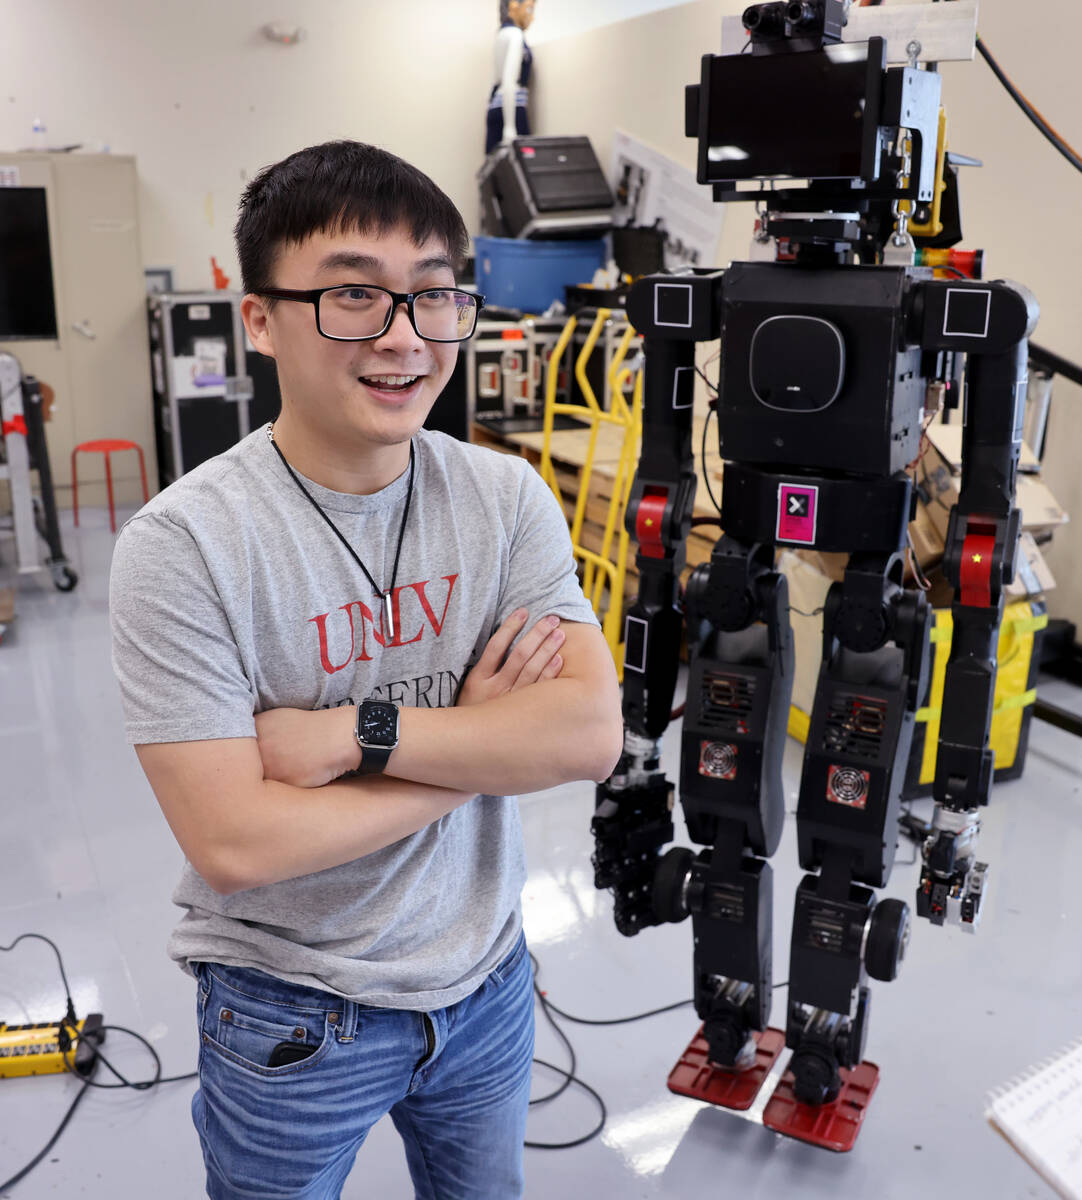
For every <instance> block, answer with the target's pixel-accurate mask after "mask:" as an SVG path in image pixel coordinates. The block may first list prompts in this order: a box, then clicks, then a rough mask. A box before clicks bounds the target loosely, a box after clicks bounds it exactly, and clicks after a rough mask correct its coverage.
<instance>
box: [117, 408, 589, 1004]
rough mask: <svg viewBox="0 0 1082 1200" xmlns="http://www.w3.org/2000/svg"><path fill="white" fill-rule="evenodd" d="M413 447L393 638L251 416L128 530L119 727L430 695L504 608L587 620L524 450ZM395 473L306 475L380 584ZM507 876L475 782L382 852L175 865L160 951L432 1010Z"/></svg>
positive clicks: (488, 802)
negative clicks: (268, 864) (298, 862)
mask: <svg viewBox="0 0 1082 1200" xmlns="http://www.w3.org/2000/svg"><path fill="white" fill-rule="evenodd" d="M414 451H415V456H416V467H415V471H416V477H415V482H414V492H413V500H412V505H411V508H410V514H409V521H408V524H407V526H406V531H405V536H404V539H403V542H402V554H401V561H400V563H399V567H398V580H397V584H396V587H395V591H394V604H395V611H396V619H395V626H396V634H395V637H394V638H393V639H389V638H387V637H386V636H385V632H384V628H383V614H382V605H381V604H380V603H379V602H378V600H377V599H376V597H375V596H374V595H373V593H372V587H371V584H369V583H368V581H367V580H366V579H365V577H364V575H363V574H362V572H361V571H360V569H359V568H358V567H357V565H356V563H355V562H354V561H353V559H352V558H351V557H350V556H349V554H348V552H347V551H346V549H345V547H344V546H343V545H342V544H341V542H340V541H339V540H338V539H337V538H336V537H335V536H334V533H333V532H332V531H331V530H330V529H329V528H328V527H327V525H326V524H325V522H324V521H323V520H322V518H321V517H320V516H319V514H318V513H317V512H316V511H315V509H314V508H313V507H312V505H311V504H310V503H309V502H308V501H307V500H306V499H305V497H304V496H303V495H302V494H301V492H300V489H299V488H298V487H297V485H296V484H295V483H294V481H293V480H292V479H291V478H290V477H289V475H288V473H287V472H286V469H285V467H284V466H283V464H282V462H281V461H280V459H279V458H278V455H277V453H276V451H275V449H274V447H273V445H272V444H271V442H270V440H269V438H268V436H267V430H266V427H263V428H261V429H259V430H257V431H256V432H254V433H252V434H251V435H250V436H248V437H247V438H245V439H244V440H243V441H241V442H240V443H238V444H237V445H236V446H234V447H233V448H232V449H231V450H228V451H227V452H226V453H225V454H222V455H219V456H218V457H217V458H213V459H211V460H210V461H209V462H206V463H203V464H202V465H201V466H199V467H197V468H195V470H193V471H191V472H190V473H189V474H187V475H185V476H184V477H183V478H182V479H179V480H178V481H177V482H176V483H174V484H173V485H172V486H171V487H168V488H166V489H165V491H163V492H162V493H161V494H160V495H158V496H156V497H155V498H154V499H153V500H151V502H150V503H149V504H148V505H146V507H144V508H143V509H142V510H141V511H140V512H139V513H137V514H136V515H135V516H134V517H133V518H132V519H131V520H130V521H129V522H128V523H127V524H126V525H125V526H124V528H123V529H122V531H121V533H120V535H119V538H118V540H117V545H116V550H115V552H114V556H113V565H112V575H111V579H110V611H111V617H112V626H113V665H114V669H115V671H116V675H117V679H118V680H119V683H120V689H121V693H122V696H123V701H124V710H125V716H126V722H125V723H126V731H127V736H128V740H129V741H130V742H132V743H133V744H136V745H139V744H144V743H151V742H180V741H200V740H204V739H211V738H237V737H253V736H254V735H255V724H254V720H253V717H254V714H255V713H258V712H262V711H264V710H266V709H271V708H303V709H320V708H329V707H332V706H335V705H342V704H352V703H357V702H358V701H360V700H363V699H365V698H367V697H378V698H380V699H385V700H392V701H396V702H398V703H400V704H403V705H408V706H410V705H412V706H425V707H429V708H434V707H447V706H450V705H453V704H454V700H455V696H456V692H457V689H458V686H459V684H460V683H461V681H462V678H463V676H464V675H465V673H466V670H467V668H468V667H469V665H470V664H472V663H473V662H475V661H476V660H477V658H478V657H479V655H480V653H481V651H482V650H483V649H484V647H485V645H486V643H487V642H488V640H489V638H490V637H491V636H492V634H493V633H494V632H495V630H496V628H497V627H498V626H499V625H500V623H501V622H502V621H503V620H505V619H506V617H507V616H509V615H510V613H512V612H513V611H514V610H515V609H516V608H519V607H525V608H526V609H528V610H529V613H530V621H529V623H528V625H527V628H529V627H530V626H531V625H532V624H533V623H534V621H536V620H537V619H539V618H540V617H542V616H543V615H545V614H547V613H555V614H556V615H558V616H560V617H562V618H565V619H567V620H571V621H584V622H588V623H594V624H596V620H595V618H594V615H593V612H592V610H591V608H590V606H589V604H588V603H587V602H586V600H585V598H584V597H583V594H582V590H581V588H580V587H579V584H578V580H577V578H576V575H575V569H574V560H573V556H572V552H571V543H570V539H569V536H568V531H567V525H566V522H565V520H564V516H563V514H562V513H561V512H560V509H559V506H558V504H557V503H556V501H555V498H554V497H553V495H552V493H551V492H550V491H549V489H548V488H547V487H546V486H545V485H544V483H543V482H542V480H541V478H540V476H539V475H538V474H537V473H536V472H535V471H534V470H533V469H532V468H531V467H530V466H529V464H528V463H526V462H525V461H523V460H522V459H519V458H514V457H510V456H508V455H503V454H498V453H496V452H494V451H491V450H486V449H483V448H481V447H478V446H472V445H467V444H464V443H462V442H458V441H456V440H455V439H453V438H450V437H447V436H446V435H444V434H440V433H432V432H429V431H426V430H422V431H421V432H420V433H419V434H418V435H417V436H416V437H415V438H414ZM302 478H303V477H302ZM408 480H409V471H408V470H407V471H406V472H404V473H403V474H402V475H401V476H399V478H398V479H396V480H395V481H394V482H393V483H391V484H389V485H388V486H387V487H386V488H384V489H383V490H382V491H381V492H378V493H376V494H375V495H370V496H354V495H344V494H341V493H337V492H332V491H329V490H328V489H326V488H323V487H320V486H319V485H318V484H316V483H313V482H312V481H311V480H307V479H304V480H303V482H304V484H305V486H306V488H307V489H308V491H309V492H310V493H311V495H312V496H313V497H314V498H315V499H316V500H317V501H318V503H319V504H320V505H321V506H322V508H323V509H324V510H325V511H326V512H327V514H328V516H329V517H330V518H331V520H332V521H334V523H335V524H336V525H337V526H338V528H339V529H340V530H341V532H342V534H343V535H344V536H345V537H346V538H347V539H348V540H349V542H350V544H351V545H352V546H353V548H354V550H355V551H356V553H357V554H358V555H359V556H360V558H361V561H362V562H363V563H364V564H365V566H366V567H367V568H368V571H369V572H370V574H371V575H372V577H373V578H374V579H375V580H376V582H377V583H379V584H380V585H381V586H384V587H385V586H388V585H389V582H390V579H391V572H392V569H393V566H394V555H395V548H396V544H397V540H398V532H399V525H400V522H401V519H402V513H403V507H404V505H405V500H406V491H407V484H408ZM302 812H303V810H302V809H300V808H299V809H298V819H300V817H301V813H302ZM524 878H525V867H524V856H523V847H522V832H521V827H520V824H519V816H518V806H517V803H516V801H515V798H514V797H502V796H477V797H475V798H474V799H473V800H471V801H469V802H467V803H466V804H464V805H462V806H461V807H459V808H457V809H455V810H454V811H453V812H451V813H448V814H447V815H446V816H444V817H441V818H440V819H439V820H438V821H435V822H434V823H433V824H431V825H429V826H427V827H426V828H425V829H422V830H421V831H420V832H418V833H416V834H413V835H412V836H410V837H406V838H403V839H402V840H401V841H398V842H395V843H394V844H393V845H390V846H387V847H386V848H384V849H383V850H379V851H376V852H375V853H373V854H369V855H366V856H365V857H363V858H359V859H356V860H355V861H353V862H349V863H345V864H343V865H341V866H338V867H332V868H330V869H328V870H324V871H319V872H316V873H315V874H311V875H304V876H300V877H298V878H295V879H288V880H285V881H283V882H281V883H276V884H271V885H269V886H266V887H258V888H251V889H249V890H246V891H242V892H238V893H236V894H234V895H232V896H223V895H220V894H219V893H217V892H215V891H214V890H213V889H212V888H211V887H210V886H209V885H208V884H207V883H206V882H205V881H204V880H203V878H202V877H201V876H200V875H199V874H198V873H197V872H196V871H195V870H194V869H193V868H192V866H191V864H189V863H185V866H184V870H183V874H182V876H181V880H180V883H179V885H178V886H177V889H176V891H175V893H174V896H173V899H174V902H175V903H176V904H178V905H180V906H181V907H182V908H184V909H186V910H187V911H186V913H185V915H184V917H183V918H182V920H181V922H180V924H179V925H178V926H177V928H176V929H175V930H174V931H173V934H172V936H171V938H170V940H169V953H170V955H171V956H172V957H173V958H174V959H176V960H177V962H179V963H180V964H181V965H182V967H184V968H185V969H186V970H188V971H189V972H190V969H191V968H190V966H189V964H190V963H191V962H193V961H214V962H221V963H227V964H230V965H234V966H247V967H255V968H257V969H258V970H261V971H265V972H267V973H268V974H271V975H275V976H277V977H278V978H280V979H285V980H288V981H290V982H293V983H299V984H303V985H307V986H310V987H318V988H323V989H325V990H327V991H330V992H334V993H336V994H338V995H341V996H344V997H348V998H350V999H354V1000H358V1001H361V1002H363V1003H366V1004H373V1005H380V1006H385V1007H388V1006H389V1007H396V1008H407V1009H415V1010H425V1009H432V1008H438V1007H443V1006H445V1005H448V1004H453V1003H455V1002H456V1001H458V1000H460V999H461V998H462V997H464V996H466V995H469V993H470V992H471V991H473V990H474V989H475V988H477V987H478V986H479V985H480V983H481V981H482V980H483V979H484V977H485V976H486V975H487V973H488V972H489V971H490V970H491V969H492V967H494V966H495V965H496V964H497V963H498V962H499V961H500V959H501V958H502V957H504V956H505V955H506V954H507V953H508V951H509V950H510V949H511V947H512V946H513V944H514V941H515V939H516V937H517V936H518V932H519V928H520V925H521V916H520V911H519V896H520V893H521V890H522V885H523V882H524Z"/></svg>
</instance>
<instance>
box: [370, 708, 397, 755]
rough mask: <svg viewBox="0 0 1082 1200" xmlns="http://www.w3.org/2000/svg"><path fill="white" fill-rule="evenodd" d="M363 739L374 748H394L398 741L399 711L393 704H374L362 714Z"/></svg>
mask: <svg viewBox="0 0 1082 1200" xmlns="http://www.w3.org/2000/svg"><path fill="white" fill-rule="evenodd" d="M361 737H362V738H363V740H364V741H366V742H371V744H372V745H374V746H393V745H394V744H395V742H396V741H397V740H398V709H397V708H395V707H394V705H393V704H372V705H369V706H367V707H366V708H365V709H364V711H363V712H362V714H361Z"/></svg>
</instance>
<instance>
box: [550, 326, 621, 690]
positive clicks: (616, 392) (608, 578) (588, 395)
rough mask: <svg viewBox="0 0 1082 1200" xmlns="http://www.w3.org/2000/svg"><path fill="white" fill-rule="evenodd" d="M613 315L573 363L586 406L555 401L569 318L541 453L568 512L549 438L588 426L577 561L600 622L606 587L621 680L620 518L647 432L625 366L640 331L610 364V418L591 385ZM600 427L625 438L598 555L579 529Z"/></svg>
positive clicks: (553, 360) (607, 621) (606, 621)
mask: <svg viewBox="0 0 1082 1200" xmlns="http://www.w3.org/2000/svg"><path fill="white" fill-rule="evenodd" d="M611 315H612V310H611V309H598V311H597V316H596V317H595V319H594V322H593V324H592V325H591V327H590V331H589V333H588V334H587V337H586V340H585V342H584V344H583V347H582V349H581V350H580V352H579V354H578V355H577V357H576V360H575V379H576V380H577V382H578V385H579V388H580V390H581V392H582V397H583V400H584V403H575V404H570V403H558V402H557V400H556V390H557V383H558V379H559V373H560V364H561V362H562V361H563V357H564V354H565V352H566V350H567V347H568V345H569V344H570V342H571V339H572V337H573V335H574V332H575V329H576V328H577V325H578V319H577V318H576V317H571V318H569V320H568V322H567V324H566V325H565V326H564V329H563V330H562V332H561V334H560V337H559V338H558V339H557V342H556V345H555V346H554V347H553V351H552V355H551V357H550V359H549V363H548V370H547V375H546V378H545V415H544V425H543V430H544V433H543V440H542V449H541V463H540V471H541V477H542V478H543V479H544V480H545V482H546V483H547V484H548V486H549V488H550V489H551V490H552V493H553V495H554V496H555V497H556V499H557V501H558V502H559V503H560V506H561V507H562V508H563V510H564V512H565V513H566V512H567V505H566V504H565V502H564V497H563V493H562V492H561V490H560V486H559V483H558V482H557V478H556V470H555V467H554V466H553V462H552V435H553V431H554V428H555V417H556V415H557V414H558V413H560V414H566V415H569V416H574V417H576V418H577V419H578V420H579V421H582V422H584V423H586V424H587V426H588V429H589V434H588V439H587V445H586V454H585V458H584V461H583V465H582V468H581V470H580V473H579V479H578V495H577V497H576V501H575V508H574V512H573V514H572V515H571V519H570V521H569V527H570V533H571V543H572V549H573V551H574V554H575V557H576V558H577V559H578V560H579V561H581V562H582V564H583V592H584V593H585V595H586V596H587V598H588V599H589V600H590V603H591V606H592V607H593V610H594V612H595V613H596V614H597V615H598V616H599V617H600V616H601V609H602V604H603V599H604V594H605V588H606V585H608V593H609V603H608V607H607V610H606V611H605V614H604V617H603V618H602V622H601V628H602V632H603V633H604V635H605V640H606V642H607V643H608V645H609V649H610V651H611V652H612V655H613V658H614V660H615V662H616V666H617V671H618V673H622V669H623V648H622V646H621V642H620V638H621V634H622V632H623V599H624V583H625V579H626V576H627V555H628V547H629V542H630V538H629V535H628V532H627V530H626V529H624V528H623V521H622V519H621V518H622V516H623V513H624V512H625V511H626V508H627V501H628V497H629V495H630V493H631V484H632V481H633V479H634V474H635V468H636V465H637V463H638V446H639V439H640V436H641V429H642V371H641V369H638V368H632V367H627V366H625V365H624V360H625V359H626V357H627V353H628V350H629V348H630V346H631V343H632V341H633V340H634V338H635V337H636V333H635V330H634V329H633V328H632V327H631V326H630V325H629V326H628V328H627V329H626V330H625V331H624V334H623V336H622V337H621V339H620V342H619V344H618V346H617V348H616V351H615V353H614V356H613V361H612V363H611V365H610V367H609V370H608V382H609V390H610V394H611V398H612V399H611V404H610V407H609V410H608V411H606V410H605V409H603V408H602V407H601V405H600V404H599V403H598V399H597V395H596V393H595V392H594V389H593V385H592V384H591V382H590V379H589V376H588V375H587V373H586V368H587V365H588V363H589V361H590V356H591V355H592V354H593V352H594V350H595V348H596V346H597V342H598V339H599V337H600V336H601V331H602V329H603V328H604V326H605V322H606V321H607V320H608V319H609V317H610V316H611ZM632 378H634V381H635V382H634V385H633V387H632V401H631V404H630V405H629V404H628V402H627V400H626V398H625V395H624V392H625V389H626V388H627V386H628V383H629V381H630V380H631V379H632ZM602 422H604V423H606V424H610V425H617V426H619V427H621V428H622V429H623V431H624V436H623V439H622V442H621V447H620V457H619V460H618V462H617V466H616V474H615V477H614V479H613V482H612V494H611V495H610V497H609V502H608V509H607V512H606V517H605V525H604V532H603V536H602V541H601V551H600V553H597V552H595V551H592V550H589V549H587V548H586V547H585V546H584V545H583V544H582V540H581V539H582V529H583V525H584V524H585V517H586V508H587V501H588V499H589V493H590V480H591V477H592V475H593V470H594V460H595V457H596V453H597V442H598V434H599V431H600V428H601V424H602ZM618 525H619V529H620V533H619V537H618V538H617V539H616V542H617V550H616V555H615V561H614V560H613V555H612V545H613V540H614V537H615V535H616V531H617V526H618Z"/></svg>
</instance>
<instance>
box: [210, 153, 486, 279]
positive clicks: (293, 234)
mask: <svg viewBox="0 0 1082 1200" xmlns="http://www.w3.org/2000/svg"><path fill="white" fill-rule="evenodd" d="M400 226H401V227H402V228H404V229H406V230H408V231H409V234H410V236H411V237H412V238H413V240H414V241H415V242H416V243H417V245H419V246H420V245H422V244H423V243H424V242H427V241H428V240H429V239H430V238H437V239H438V240H439V241H441V242H443V243H444V244H445V245H446V247H447V252H448V254H449V255H450V256H451V261H452V263H454V265H455V271H456V273H457V272H458V271H460V270H461V269H462V265H463V263H464V262H465V260H466V255H467V254H468V253H469V235H468V233H467V232H466V225H465V222H464V221H463V220H462V214H461V213H460V212H459V211H458V209H457V208H456V207H455V206H454V204H453V203H452V201H451V199H450V197H448V196H447V195H446V193H444V192H443V191H441V190H440V189H439V188H438V187H437V186H436V184H435V183H433V182H432V180H431V179H429V177H428V176H427V175H425V174H424V172H423V171H419V170H418V169H417V168H416V167H414V166H411V165H410V164H409V163H408V162H406V161H405V160H404V159H401V158H398V157H397V156H396V155H394V154H390V153H389V152H388V151H386V150H381V149H379V147H377V146H369V145H366V144H365V143H364V142H352V141H339V142H324V143H323V144H322V145H319V146H309V147H307V149H305V150H298V151H297V152H296V153H295V154H291V155H290V156H289V157H288V158H283V159H282V161H281V162H278V163H274V164H273V165H272V166H269V167H264V169H263V170H262V171H260V172H259V174H258V175H257V176H256V177H255V178H254V179H253V180H252V181H251V183H249V184H248V186H247V187H246V188H245V189H244V193H243V194H242V196H241V198H240V215H239V216H238V217H237V223H236V226H235V227H234V230H233V234H234V237H235V238H236V242H237V257H238V258H239V259H240V275H241V284H242V286H243V288H244V290H245V291H246V292H258V291H261V290H262V289H263V288H269V287H273V286H274V280H273V271H274V264H275V261H276V259H277V257H278V252H279V250H280V249H281V248H282V246H284V245H286V244H288V243H290V242H295V243H300V242H303V241H304V240H305V239H306V238H309V237H311V236H312V235H313V234H315V233H335V232H344V231H346V230H358V231H359V232H361V233H386V232H388V231H389V230H391V229H395V228H398V227H400Z"/></svg>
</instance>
